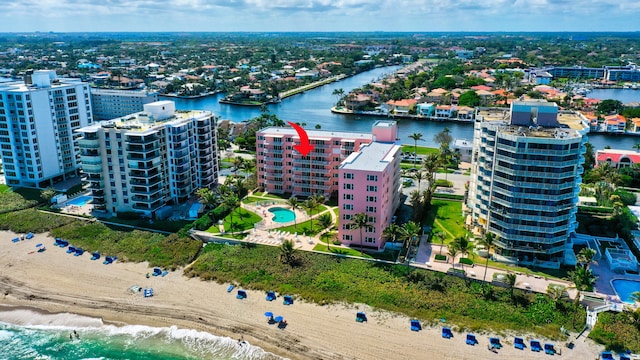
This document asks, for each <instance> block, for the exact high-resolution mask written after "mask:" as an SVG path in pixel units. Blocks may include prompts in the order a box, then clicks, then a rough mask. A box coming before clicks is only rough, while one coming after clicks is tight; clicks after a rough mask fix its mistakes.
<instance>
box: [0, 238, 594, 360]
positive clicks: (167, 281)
mask: <svg viewBox="0 0 640 360" xmlns="http://www.w3.org/2000/svg"><path fill="white" fill-rule="evenodd" d="M14 237H16V234H13V233H11V232H6V231H4V232H0V244H1V245H0V269H1V270H0V305H2V306H3V307H0V321H3V317H2V311H3V310H6V309H7V307H13V306H22V307H31V308H35V309H40V310H46V311H50V312H54V313H59V312H69V313H76V314H81V315H86V316H93V317H97V318H102V319H103V321H104V322H109V323H114V324H140V325H149V326H158V327H166V326H172V325H176V326H178V327H180V328H185V329H195V330H199V331H205V332H209V333H212V334H215V335H221V336H229V337H231V338H234V339H237V338H240V336H243V337H244V339H245V340H247V341H248V342H250V343H251V344H253V345H257V346H260V347H261V348H263V349H264V350H266V351H268V352H271V353H274V354H276V355H279V356H282V357H286V358H291V359H409V358H418V359H476V360H477V359H493V358H503V359H513V358H516V357H517V358H520V359H542V358H546V356H547V355H545V354H544V353H535V352H532V351H530V350H529V349H525V350H524V351H522V350H517V349H515V348H513V345H512V342H513V338H512V337H510V338H502V339H501V340H502V344H503V345H504V347H503V348H502V349H501V350H499V352H498V353H497V354H496V353H493V352H491V351H489V350H488V349H487V344H488V335H486V334H477V337H478V340H479V344H477V345H476V346H469V345H466V344H465V341H464V340H465V334H463V333H454V335H455V336H454V338H453V339H449V340H447V339H443V338H442V337H441V335H440V331H441V328H440V327H433V328H431V327H425V328H424V329H423V331H420V332H412V331H410V329H409V319H408V318H406V317H404V316H400V315H396V314H391V313H388V312H380V311H375V310H372V309H370V308H369V307H367V306H366V305H350V306H343V305H331V306H318V305H314V304H310V303H305V302H303V301H299V300H297V301H296V302H295V304H294V305H292V306H285V305H283V304H282V298H281V297H278V299H277V300H276V301H273V302H267V301H266V300H265V294H264V293H263V292H257V291H248V298H247V299H244V300H237V299H236V298H235V291H234V292H232V293H227V291H226V289H227V286H228V284H216V283H213V282H204V281H201V280H199V279H195V278H194V279H189V278H186V277H184V276H182V271H176V272H172V273H169V274H168V275H167V276H166V277H150V278H148V279H147V278H146V277H145V274H147V273H149V272H151V269H150V268H148V266H147V264H146V263H139V264H133V263H122V262H119V261H116V262H115V263H113V264H111V265H103V264H102V261H101V260H99V261H91V260H90V257H91V256H90V254H87V253H85V254H84V255H83V256H78V257H75V256H72V255H70V254H67V253H66V252H65V250H64V249H61V248H59V247H54V246H53V239H52V238H51V237H49V236H47V235H46V234H39V235H36V237H35V238H34V239H32V240H24V241H20V242H18V243H12V242H11V239H12V238H14ZM37 243H43V244H44V245H45V246H46V247H47V250H46V251H44V252H41V253H39V252H36V251H35V250H36V247H35V245H36V244H37ZM72 243H73V242H72ZM107 255H108V254H107ZM132 285H138V286H142V287H151V288H153V290H154V293H155V296H153V297H151V298H144V297H143V296H142V294H140V293H132V292H130V291H129V288H130V287H131V286H132ZM265 311H272V312H273V313H274V314H275V315H282V316H284V317H285V319H286V320H287V321H288V326H287V328H286V329H284V330H279V329H278V328H277V327H275V326H272V325H268V324H267V321H266V317H265V316H264V312H265ZM356 311H365V312H366V314H367V317H368V322H367V323H362V324H361V323H357V322H356V321H355V313H356ZM525 338H526V339H527V340H528V337H527V336H525ZM539 340H541V341H542V340H544V339H539ZM527 342H528V341H527ZM555 346H556V348H557V349H561V350H562V355H561V357H562V358H565V359H581V360H585V359H595V358H596V357H597V355H598V354H599V352H600V351H602V347H601V346H599V345H597V344H594V343H593V342H592V341H590V340H588V339H585V338H583V337H581V338H580V339H578V341H577V342H576V343H575V347H574V348H573V349H571V350H570V349H568V348H566V347H564V344H563V343H560V342H555Z"/></svg>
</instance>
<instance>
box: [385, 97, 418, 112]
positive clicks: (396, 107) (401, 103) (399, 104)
mask: <svg viewBox="0 0 640 360" xmlns="http://www.w3.org/2000/svg"><path fill="white" fill-rule="evenodd" d="M417 103H418V100H416V99H402V100H390V101H387V105H389V106H390V108H391V112H393V113H395V114H396V115H408V114H409V110H411V108H412V107H414V106H415V105H416V104H417Z"/></svg>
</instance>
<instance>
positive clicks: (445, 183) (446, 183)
mask: <svg viewBox="0 0 640 360" xmlns="http://www.w3.org/2000/svg"><path fill="white" fill-rule="evenodd" d="M436 186H440V187H453V183H452V182H451V181H449V180H445V179H437V180H436Z"/></svg>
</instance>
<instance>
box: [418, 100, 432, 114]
mask: <svg viewBox="0 0 640 360" xmlns="http://www.w3.org/2000/svg"><path fill="white" fill-rule="evenodd" d="M416 113H417V114H418V115H421V116H435V113H436V104H434V103H420V104H418V105H417V106H416Z"/></svg>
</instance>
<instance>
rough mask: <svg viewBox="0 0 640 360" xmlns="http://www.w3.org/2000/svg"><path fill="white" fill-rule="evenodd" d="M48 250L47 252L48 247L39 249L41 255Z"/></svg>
mask: <svg viewBox="0 0 640 360" xmlns="http://www.w3.org/2000/svg"><path fill="white" fill-rule="evenodd" d="M46 250H47V248H46V247H44V246H43V247H41V248H38V252H39V253H41V252H45V251H46Z"/></svg>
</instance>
